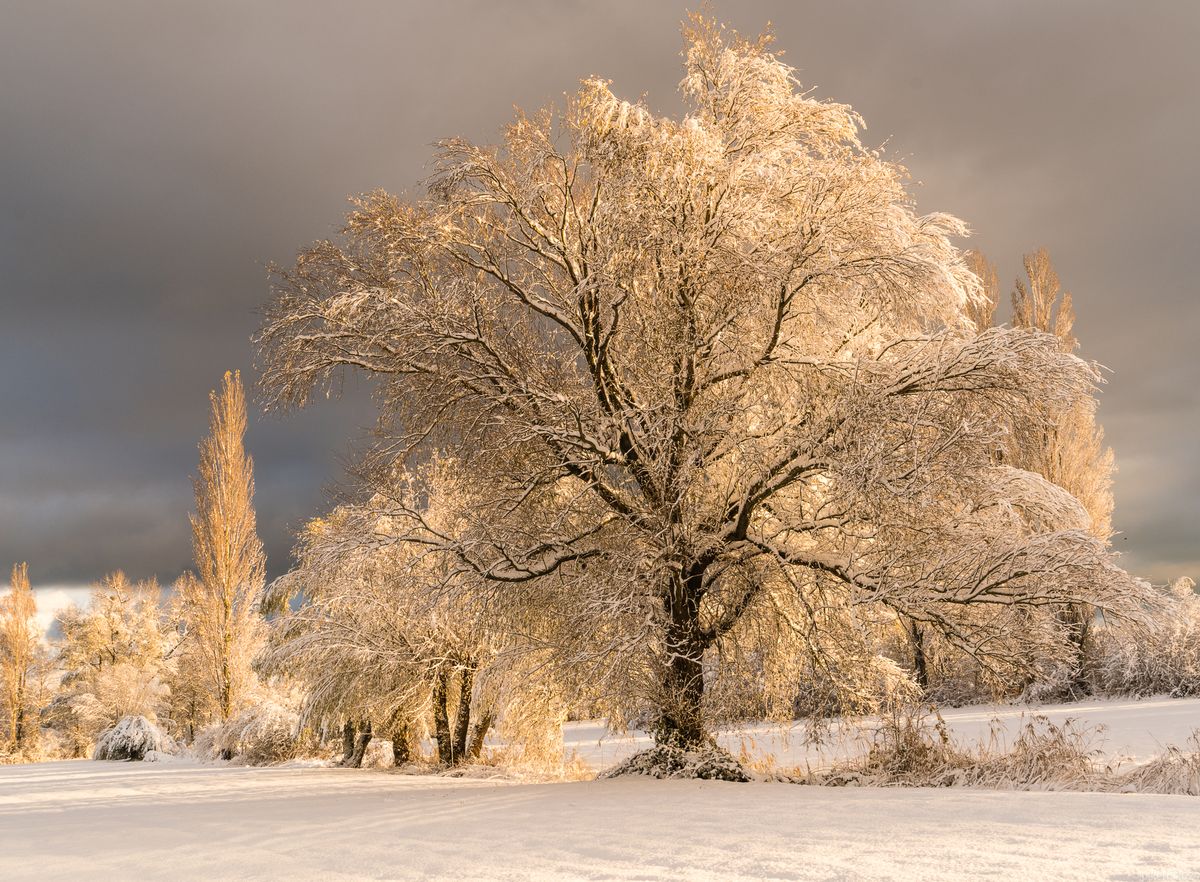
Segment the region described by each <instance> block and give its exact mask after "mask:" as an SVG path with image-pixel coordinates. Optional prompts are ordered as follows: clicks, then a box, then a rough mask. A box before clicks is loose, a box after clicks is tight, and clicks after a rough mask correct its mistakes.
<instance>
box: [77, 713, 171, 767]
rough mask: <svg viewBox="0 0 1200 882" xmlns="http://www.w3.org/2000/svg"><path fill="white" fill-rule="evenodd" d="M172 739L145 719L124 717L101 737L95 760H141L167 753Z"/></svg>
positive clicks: (94, 755) (97, 745)
mask: <svg viewBox="0 0 1200 882" xmlns="http://www.w3.org/2000/svg"><path fill="white" fill-rule="evenodd" d="M170 746H171V744H170V739H169V738H167V736H166V735H164V734H163V733H162V730H160V729H159V728H158V727H157V726H156V725H154V724H153V723H151V722H150V721H149V720H147V719H146V718H145V717H141V716H129V717H122V718H121V719H120V720H119V721H118V722H117V725H115V726H113V727H112V728H111V729H109V730H108V731H107V732H105V733H104V734H103V735H101V736H100V739H99V740H98V741H97V742H96V752H95V753H94V754H93V756H92V758H93V759H98V760H141V759H145V758H146V755H147V754H149V753H151V752H153V753H166V752H167V749H168V748H169V747H170Z"/></svg>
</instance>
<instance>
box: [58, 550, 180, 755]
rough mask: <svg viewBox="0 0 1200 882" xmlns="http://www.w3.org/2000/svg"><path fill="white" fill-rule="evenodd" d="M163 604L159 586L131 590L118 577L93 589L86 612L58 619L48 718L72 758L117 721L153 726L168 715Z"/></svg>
mask: <svg viewBox="0 0 1200 882" xmlns="http://www.w3.org/2000/svg"><path fill="white" fill-rule="evenodd" d="M160 600H161V591H160V589H159V586H158V583H157V582H156V581H154V580H153V579H151V580H149V581H145V582H137V583H132V582H130V581H129V579H128V578H127V577H126V576H125V574H124V573H123V572H120V571H118V572H115V573H111V574H109V575H108V576H105V577H104V578H103V579H102V580H101V581H100V582H98V583H97V584H96V585H94V586H93V588H92V593H91V599H90V602H89V604H88V605H87V607H86V608H84V609H79V608H77V607H74V606H71V607H68V608H67V609H65V610H63V611H62V612H60V613H59V614H58V624H59V631H60V633H61V637H60V638H59V640H58V644H57V650H58V653H57V657H56V659H55V662H56V666H57V667H58V668H59V670H60V671H61V672H62V678H61V680H60V683H59V688H58V690H57V694H56V695H55V697H54V700H53V701H52V702H51V703H50V705H49V706H48V707H47V708H46V711H45V718H46V719H47V721H48V722H49V723H50V724H51V725H52V726H53V727H54V728H55V729H57V730H58V731H60V732H61V733H63V734H64V735H65V736H66V739H67V741H68V743H69V744H70V745H71V747H72V749H73V752H74V753H75V754H76V755H78V756H83V755H85V754H87V753H88V752H89V751H90V749H91V746H92V744H93V742H94V741H95V739H96V737H97V736H98V735H99V734H100V733H101V732H102V731H104V730H106V729H109V728H111V727H112V726H114V725H116V724H117V722H118V721H119V720H121V718H122V717H126V716H138V717H146V718H147V719H149V720H150V721H151V722H157V720H158V717H159V714H161V713H162V712H163V711H165V710H166V707H167V692H168V689H167V685H166V683H167V679H168V674H169V664H168V659H167V652H168V648H169V647H168V643H167V641H166V639H165V635H164V630H163V614H162V610H161V609H160Z"/></svg>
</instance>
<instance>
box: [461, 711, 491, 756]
mask: <svg viewBox="0 0 1200 882" xmlns="http://www.w3.org/2000/svg"><path fill="white" fill-rule="evenodd" d="M495 721H496V715H495V714H494V713H492V712H491V711H490V710H489V711H486V712H484V713H483V714H481V715H480V716H479V718H478V719H477V720H475V726H474V728H473V729H472V731H471V744H470V746H469V747H468V748H467V751H468V756H469V757H470V758H471V759H473V760H477V759H479V755H480V754H481V753H483V741H484V739H485V738H487V733H488V730H489V729H491V728H492V723H494V722H495Z"/></svg>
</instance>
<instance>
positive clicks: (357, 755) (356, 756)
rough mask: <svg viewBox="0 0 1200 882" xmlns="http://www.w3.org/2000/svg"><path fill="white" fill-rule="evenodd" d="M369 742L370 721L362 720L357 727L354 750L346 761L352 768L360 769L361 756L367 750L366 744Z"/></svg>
mask: <svg viewBox="0 0 1200 882" xmlns="http://www.w3.org/2000/svg"><path fill="white" fill-rule="evenodd" d="M370 743H371V721H370V720H363V721H362V723H361V724H360V725H359V727H358V735H357V736H355V739H354V751H353V753H351V755H350V761H349V762H348V763H346V765H347V766H349V767H350V768H352V769H361V768H362V763H363V756H364V755H365V754H366V752H367V745H369V744H370Z"/></svg>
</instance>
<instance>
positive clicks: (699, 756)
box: [599, 744, 751, 782]
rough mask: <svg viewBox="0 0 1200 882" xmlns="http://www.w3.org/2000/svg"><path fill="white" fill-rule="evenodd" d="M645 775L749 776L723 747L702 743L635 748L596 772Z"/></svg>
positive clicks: (609, 775) (716, 778) (718, 778)
mask: <svg viewBox="0 0 1200 882" xmlns="http://www.w3.org/2000/svg"><path fill="white" fill-rule="evenodd" d="M626 775H647V776H649V777H651V778H700V779H703V780H706V781H739V782H745V781H749V780H751V778H750V775H749V774H747V772H746V770H745V769H743V768H742V765H741V763H739V762H738V761H737V760H736V759H734V758H733V756H732V755H731V754H730V753H729V752H728V751H726V750H722V749H721V748H720V747H716V746H715V745H705V746H703V747H697V748H694V749H692V750H688V749H685V748H682V747H675V746H673V745H668V744H662V745H658V746H655V747H651V748H650V749H649V750H643V751H639V752H638V753H635V754H634V755H633V756H631V757H630V758H629V759H627V760H625V762H623V763H620V764H618V765H616V766H613V767H612V768H611V769H608V770H606V771H604V772H601V773H600V776H599V777H601V778H621V777H624V776H626Z"/></svg>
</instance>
